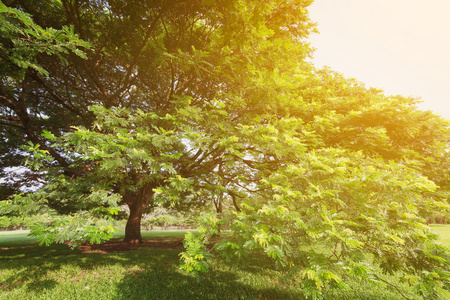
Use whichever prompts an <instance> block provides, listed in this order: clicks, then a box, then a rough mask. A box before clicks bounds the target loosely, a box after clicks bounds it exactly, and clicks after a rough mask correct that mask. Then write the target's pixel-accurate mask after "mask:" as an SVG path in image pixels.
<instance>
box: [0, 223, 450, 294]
mask: <svg viewBox="0 0 450 300" xmlns="http://www.w3.org/2000/svg"><path fill="white" fill-rule="evenodd" d="M433 229H434V230H435V231H436V232H438V233H440V234H441V235H442V239H443V240H442V241H443V242H445V241H446V239H448V240H447V241H450V238H449V237H450V235H449V234H447V232H448V231H450V225H446V226H441V225H439V226H433ZM26 235H27V232H0V248H2V250H0V299H119V300H120V299H124V300H125V299H127V300H128V299H303V297H302V293H301V291H300V290H299V289H298V287H296V286H294V285H289V284H284V283H283V276H284V274H283V273H282V272H280V271H278V270H276V269H275V268H273V266H272V265H271V264H270V262H269V261H267V260H265V259H256V258H252V259H253V260H255V261H254V262H255V263H252V264H245V265H239V264H236V265H235V266H230V265H229V264H224V263H221V262H220V261H218V260H213V262H212V265H211V269H210V271H209V272H208V273H207V274H206V275H204V276H202V278H200V279H198V278H195V277H192V276H190V275H188V274H186V273H184V272H182V271H181V270H180V269H179V268H178V263H179V257H178V254H179V252H180V251H179V250H165V249H149V248H140V249H137V250H134V251H129V252H123V253H110V254H100V253H91V254H83V253H80V252H79V251H78V250H70V249H69V248H68V247H67V246H66V245H52V246H49V247H39V246H37V245H36V244H32V243H33V240H32V239H29V238H27V236H26ZM183 235H184V231H151V232H143V237H144V238H146V239H150V238H152V239H160V240H170V239H179V238H180V237H182V236H183ZM120 237H121V234H120V233H119V234H118V235H117V238H120ZM445 243H447V242H445ZM386 279H388V280H390V282H398V278H396V277H390V278H387V277H386ZM350 286H351V290H349V291H340V290H336V289H329V290H328V291H326V294H325V295H324V296H325V299H333V300H334V299H336V300H338V299H374V300H375V299H377V300H378V299H386V300H387V299H402V298H401V297H400V296H399V295H398V294H396V293H395V292H394V291H393V290H391V289H389V288H387V287H386V286H380V285H375V284H373V283H365V282H353V283H350ZM405 289H406V287H405ZM410 296H411V298H414V296H413V295H410Z"/></svg>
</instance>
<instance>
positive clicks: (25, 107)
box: [0, 0, 450, 297]
mask: <svg viewBox="0 0 450 300" xmlns="http://www.w3.org/2000/svg"><path fill="white" fill-rule="evenodd" d="M311 2H312V1H310V0H295V1H281V0H279V1H270V2H261V1H256V0H245V1H244V0H231V1H230V0H216V1H214V0H213V1H210V0H195V1H192V0H190V1H187V0H178V1H169V0H167V1H164V0H159V1H150V0H149V1H126V2H124V1H112V0H111V1H77V0H72V1H69V0H61V1H58V0H47V1H40V2H39V3H40V5H35V2H34V1H29V0H20V1H5V4H6V5H4V4H1V3H0V22H1V23H0V24H1V26H0V32H1V34H2V37H1V38H0V70H1V71H2V72H1V74H0V80H1V86H0V88H1V89H0V122H1V124H2V128H1V129H0V139H1V141H2V143H1V146H0V157H1V164H2V167H3V172H4V173H5V172H7V171H8V170H10V169H7V168H11V167H14V166H19V165H20V163H21V161H23V160H24V161H25V163H26V166H28V168H29V170H28V171H27V173H26V176H23V177H22V178H23V181H22V182H19V183H18V184H22V185H23V184H26V183H28V184H29V185H31V186H33V185H36V184H37V183H40V184H42V185H43V186H42V188H40V189H39V190H38V191H36V192H34V193H25V194H22V195H18V196H16V197H15V198H14V200H8V201H4V202H3V207H4V208H3V209H4V210H5V211H8V212H11V213H18V212H23V211H28V212H30V211H31V212H32V211H37V210H39V209H42V207H47V208H48V207H49V208H51V209H53V210H56V211H58V212H59V213H61V214H66V215H68V218H67V219H62V220H61V221H58V222H56V223H55V224H53V226H51V227H45V226H43V225H39V224H37V225H35V226H34V227H33V231H32V232H34V234H36V235H39V238H40V239H41V241H42V242H45V243H49V242H54V241H56V242H61V241H65V240H74V241H77V242H83V241H85V240H91V241H93V242H95V241H99V240H100V239H102V238H108V237H110V235H111V232H112V230H113V229H112V228H111V227H108V226H107V225H105V226H93V225H92V224H90V222H92V223H94V222H95V219H97V218H108V217H110V216H111V215H114V214H116V213H117V212H118V211H119V206H120V205H126V206H127V207H128V211H129V217H128V222H127V226H126V236H125V241H127V242H132V243H138V242H140V241H141V240H142V238H141V235H140V221H141V218H142V214H143V212H144V210H145V209H146V208H147V207H148V206H151V205H156V204H158V203H170V204H172V205H173V206H175V207H176V206H180V207H181V206H185V207H199V206H204V207H205V209H206V210H207V209H208V208H209V209H211V208H214V209H213V210H212V211H211V213H209V214H208V213H207V214H205V215H203V217H202V222H203V226H202V227H201V230H200V231H201V233H202V236H201V237H195V236H193V235H188V236H187V237H186V242H185V243H186V246H187V250H186V252H184V253H183V255H182V259H183V265H182V266H183V268H184V269H186V270H188V271H192V272H194V273H195V272H199V271H204V270H205V269H206V267H207V257H208V253H207V251H206V250H205V249H206V248H205V245H206V244H209V245H210V246H212V247H213V248H212V249H213V251H215V252H217V253H218V254H220V255H223V256H224V257H225V258H227V259H230V260H236V259H240V258H243V257H246V255H249V254H251V253H262V254H264V255H267V256H268V257H270V258H272V259H274V260H275V261H276V262H277V263H279V264H280V265H281V266H284V267H286V268H287V267H288V268H290V270H291V271H292V274H294V275H293V276H297V277H298V278H301V279H302V281H301V282H302V283H301V284H302V285H303V287H304V290H305V293H306V294H309V295H320V292H321V290H322V289H323V288H325V287H326V286H327V285H330V284H331V285H340V286H342V287H345V278H344V277H342V276H341V275H338V274H342V272H344V273H345V274H346V276H357V277H364V278H368V279H373V280H380V278H379V276H378V275H377V271H375V270H374V269H371V267H370V266H367V265H365V264H364V263H363V262H362V261H363V258H364V256H365V255H371V256H373V258H374V261H375V263H376V264H377V265H378V266H379V267H380V268H381V269H382V270H384V271H387V272H397V271H401V272H403V273H405V274H408V275H407V276H406V277H405V280H408V282H410V283H411V285H413V286H415V288H417V289H418V290H419V291H421V293H422V294H423V295H424V296H430V297H433V296H441V297H446V295H448V294H446V293H447V290H448V286H446V285H447V283H446V282H448V277H449V273H448V271H449V252H448V249H446V248H445V247H443V246H441V245H440V244H438V243H436V242H435V240H436V236H435V235H434V234H433V233H432V232H431V231H430V229H429V228H428V226H427V224H426V220H427V218H429V217H430V216H431V215H432V214H433V213H436V212H441V213H442V212H446V211H447V210H448V205H447V202H446V199H447V198H448V190H449V188H450V181H449V180H450V173H449V154H448V150H449V148H448V142H449V140H450V131H449V123H448V122H447V121H446V120H443V119H441V118H440V117H438V116H437V115H434V114H432V113H431V112H424V111H421V110H419V109H418V108H417V107H416V103H417V99H413V98H406V97H402V96H386V95H384V94H383V92H382V90H378V89H374V88H366V87H365V86H364V84H362V83H361V82H358V81H357V80H355V79H348V78H344V77H343V76H342V75H340V74H338V73H336V72H333V71H331V70H329V69H326V68H325V69H317V68H315V67H314V66H313V65H312V64H311V63H310V60H309V58H310V57H311V55H312V53H313V52H312V50H311V48H310V46H309V44H308V42H307V37H308V35H309V34H311V33H313V32H314V31H315V28H314V24H313V23H312V22H311V21H310V20H309V18H308V11H307V8H308V6H309V5H310V4H311ZM3 185H6V183H3ZM10 190H14V187H13V186H10ZM8 193H10V192H8ZM4 195H5V196H3V197H6V194H4ZM86 218H91V219H90V220H91V221H90V222H87V223H86ZM80 220H83V221H80ZM221 229H223V230H224V232H223V234H221ZM218 235H220V237H218ZM212 237H214V238H213V239H211V238H212ZM324 245H326V249H328V250H326V251H325V250H323V249H324V247H325V246H324Z"/></svg>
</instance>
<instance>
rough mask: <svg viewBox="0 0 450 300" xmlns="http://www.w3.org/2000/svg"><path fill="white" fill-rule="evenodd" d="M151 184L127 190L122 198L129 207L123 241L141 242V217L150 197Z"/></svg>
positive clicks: (151, 191) (151, 193)
mask: <svg viewBox="0 0 450 300" xmlns="http://www.w3.org/2000/svg"><path fill="white" fill-rule="evenodd" d="M153 194H154V192H153V186H151V185H149V184H147V185H145V186H143V187H142V188H140V189H139V191H137V192H131V191H127V192H126V193H125V195H124V200H125V202H126V203H127V205H128V208H129V209H130V216H129V217H128V221H127V225H126V226H125V238H124V240H123V241H124V242H126V243H130V244H141V243H142V242H143V240H142V236H141V219H142V214H143V212H144V208H145V207H146V206H147V204H148V203H149V201H150V199H151V198H152V196H153Z"/></svg>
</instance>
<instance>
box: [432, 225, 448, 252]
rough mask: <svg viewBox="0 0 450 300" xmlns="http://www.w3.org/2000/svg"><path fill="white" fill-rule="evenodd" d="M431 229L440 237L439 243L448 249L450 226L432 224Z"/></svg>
mask: <svg viewBox="0 0 450 300" xmlns="http://www.w3.org/2000/svg"><path fill="white" fill-rule="evenodd" d="M431 229H432V230H433V231H434V232H435V233H437V234H439V235H440V238H439V241H440V242H441V243H442V244H445V245H447V246H449V247H450V225H448V224H433V225H431Z"/></svg>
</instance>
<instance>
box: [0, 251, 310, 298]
mask: <svg viewBox="0 0 450 300" xmlns="http://www.w3.org/2000/svg"><path fill="white" fill-rule="evenodd" d="M179 253H180V250H166V249H156V248H150V249H149V248H142V249H137V250H133V251H129V252H123V253H110V254H98V253H91V254H80V253H78V251H77V250H74V251H73V250H70V249H69V248H68V247H67V246H66V245H52V246H50V247H39V246H32V247H17V248H10V249H8V250H2V251H0V273H2V272H3V270H8V271H9V273H4V274H8V276H4V277H3V278H1V275H0V279H2V280H0V290H2V291H4V292H5V294H4V295H7V294H11V295H10V296H12V295H19V294H20V295H25V296H28V297H31V295H33V297H34V296H37V297H38V298H42V299H66V298H67V297H71V296H74V295H71V294H70V293H71V292H69V290H71V289H72V290H77V297H80V295H85V296H82V298H79V299H85V298H86V299H87V298H90V297H92V296H93V295H95V293H100V294H97V295H98V296H101V297H102V299H123V300H125V299H127V300H128V299H302V297H301V295H300V293H296V292H293V291H289V290H283V289H280V288H277V287H275V286H274V284H270V279H268V278H267V276H266V277H265V278H262V277H261V275H260V274H257V272H258V268H254V270H252V271H248V270H245V271H244V270H242V269H239V268H234V269H230V268H228V267H225V269H223V268H222V267H220V269H219V268H218V267H213V268H211V271H210V272H208V273H207V274H204V275H203V276H202V277H201V278H195V277H192V276H190V275H187V274H185V273H183V272H182V271H180V270H179V268H178V264H179V256H178V254H179ZM254 272H255V273H254ZM86 282H87V283H86ZM85 285H89V286H90V287H91V291H87V290H84V289H83V288H84V287H85ZM74 287H75V288H74ZM80 290H81V291H80ZM63 293H64V297H66V298H64V297H63V295H62V294H63ZM79 293H85V294H79ZM87 293H92V294H87ZM55 295H56V297H55ZM0 297H1V294H0ZM31 298H32V297H31ZM23 299H28V298H23Z"/></svg>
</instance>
